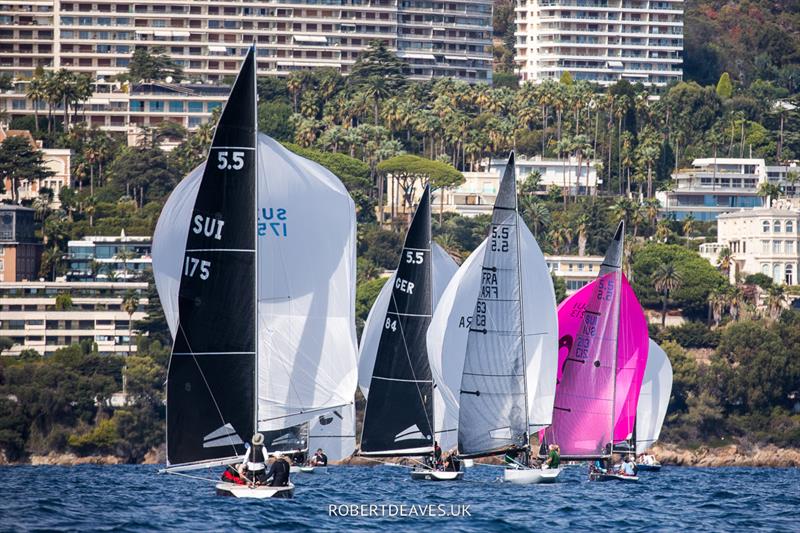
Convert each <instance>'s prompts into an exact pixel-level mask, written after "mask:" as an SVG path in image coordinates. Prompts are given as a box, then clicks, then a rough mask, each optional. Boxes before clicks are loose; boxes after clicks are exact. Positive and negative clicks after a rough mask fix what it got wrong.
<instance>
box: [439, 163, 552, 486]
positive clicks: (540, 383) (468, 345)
mask: <svg viewBox="0 0 800 533" xmlns="http://www.w3.org/2000/svg"><path fill="white" fill-rule="evenodd" d="M557 335H558V323H557V317H556V300H555V294H554V292H553V284H552V280H551V278H550V271H549V269H548V267H547V263H546V261H545V259H544V255H543V254H542V251H541V249H540V248H539V245H538V243H537V242H536V239H535V238H534V236H533V235H532V234H531V232H530V230H528V228H527V226H526V225H525V223H524V221H523V220H522V218H521V217H520V216H519V214H518V212H517V191H516V179H515V170H514V156H513V154H512V155H511V157H510V158H509V161H508V164H507V165H506V168H505V172H504V174H503V176H502V179H501V181H500V187H499V189H498V193H497V198H496V200H495V205H494V209H493V212H492V224H491V232H490V235H489V237H488V238H487V239H486V240H484V241H483V243H481V245H480V246H479V247H478V248H477V249H476V250H475V251H474V252H473V253H472V254H471V255H470V257H469V258H467V260H466V261H465V262H464V264H463V265H461V268H459V270H458V272H456V274H455V276H453V279H452V280H451V281H450V284H449V285H448V286H447V289H445V292H444V294H443V295H442V298H441V300H440V302H439V305H438V306H437V308H436V311H435V313H434V316H433V318H432V320H431V325H430V327H429V328H428V333H427V339H428V349H429V352H430V360H431V368H432V372H433V375H434V380H435V381H436V383H437V388H438V389H439V390H440V391H441V394H442V397H443V399H444V402H445V410H444V411H445V412H444V413H443V416H444V419H445V423H446V424H453V425H454V426H455V427H457V436H458V454H459V457H461V458H464V459H465V460H468V459H472V458H477V457H484V456H491V455H502V454H506V453H509V452H510V453H522V454H523V456H524V457H527V455H528V453H529V451H530V439H529V435H530V433H531V431H538V430H539V429H541V428H544V427H547V426H549V425H550V422H551V419H552V411H553V400H554V397H555V385H556V370H557V369H556V364H557V351H558V347H557V346H558V344H557ZM560 472H561V470H560V469H553V470H550V471H548V470H540V469H532V468H529V467H528V466H527V460H525V461H522V462H514V463H513V465H512V467H511V468H507V469H505V470H504V479H505V480H506V481H510V482H514V483H540V482H551V481H555V480H556V478H557V477H558V475H559V474H560Z"/></svg>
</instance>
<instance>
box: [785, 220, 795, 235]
mask: <svg viewBox="0 0 800 533" xmlns="http://www.w3.org/2000/svg"><path fill="white" fill-rule="evenodd" d="M793 232H794V224H792V221H791V220H787V221H786V233H793Z"/></svg>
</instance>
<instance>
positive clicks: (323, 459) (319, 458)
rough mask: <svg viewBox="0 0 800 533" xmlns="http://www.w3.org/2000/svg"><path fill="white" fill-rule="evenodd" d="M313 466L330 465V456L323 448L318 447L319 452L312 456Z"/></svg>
mask: <svg viewBox="0 0 800 533" xmlns="http://www.w3.org/2000/svg"><path fill="white" fill-rule="evenodd" d="M311 466H328V456H327V455H325V452H323V451H322V448H317V453H315V454H314V457H312V458H311Z"/></svg>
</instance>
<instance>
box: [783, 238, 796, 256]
mask: <svg viewBox="0 0 800 533" xmlns="http://www.w3.org/2000/svg"><path fill="white" fill-rule="evenodd" d="M783 251H784V252H785V253H787V254H793V253H794V241H784V243H783Z"/></svg>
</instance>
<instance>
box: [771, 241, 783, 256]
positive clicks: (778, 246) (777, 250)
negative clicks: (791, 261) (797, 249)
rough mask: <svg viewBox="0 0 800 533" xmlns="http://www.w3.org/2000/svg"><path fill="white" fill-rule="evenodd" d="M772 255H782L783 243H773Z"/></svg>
mask: <svg viewBox="0 0 800 533" xmlns="http://www.w3.org/2000/svg"><path fill="white" fill-rule="evenodd" d="M772 253H773V254H779V253H781V241H772Z"/></svg>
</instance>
